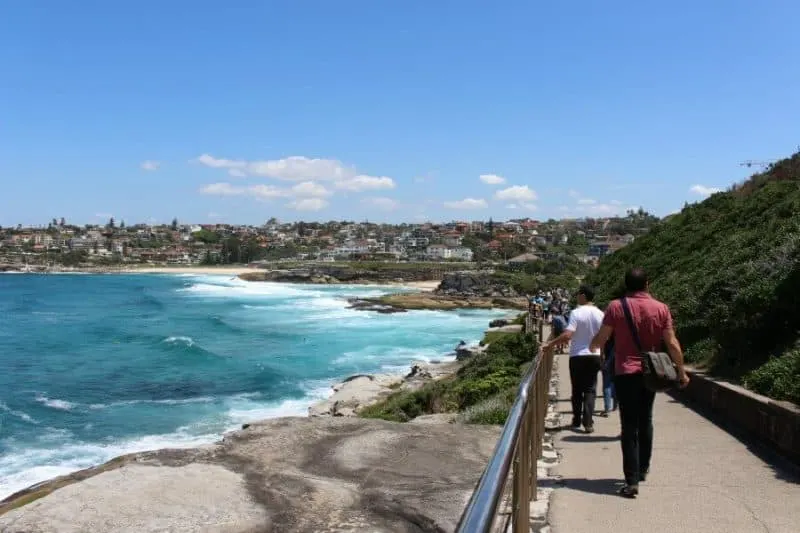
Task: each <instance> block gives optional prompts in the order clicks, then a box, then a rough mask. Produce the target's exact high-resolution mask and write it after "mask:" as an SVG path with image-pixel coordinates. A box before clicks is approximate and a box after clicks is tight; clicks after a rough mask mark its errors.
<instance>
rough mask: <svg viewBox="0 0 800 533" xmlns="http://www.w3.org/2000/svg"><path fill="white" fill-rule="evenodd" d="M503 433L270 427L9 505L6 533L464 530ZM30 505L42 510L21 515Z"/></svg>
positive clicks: (73, 481) (379, 426)
mask: <svg viewBox="0 0 800 533" xmlns="http://www.w3.org/2000/svg"><path fill="white" fill-rule="evenodd" d="M499 431H500V428H498V427H486V426H467V425H462V424H446V423H445V424H441V423H439V424H398V423H392V422H385V421H381V420H366V419H359V418H334V417H321V418H279V419H274V420H269V421H265V422H258V423H254V424H251V425H249V426H248V427H247V429H245V430H242V431H237V432H235V433H231V434H229V435H227V436H226V438H225V439H224V440H223V441H222V442H221V443H219V444H217V445H214V446H210V447H205V448H201V449H192V450H160V451H155V452H145V453H141V454H133V455H129V456H125V457H124V458H120V459H117V460H115V461H114V462H113V463H109V465H110V466H108V467H106V468H97V469H93V471H92V472H89V473H88V474H86V473H84V474H81V475H77V474H73V475H72V476H67V477H66V478H58V479H56V480H53V481H51V482H48V483H45V484H42V485H39V486H37V487H35V488H34V489H32V490H31V491H28V492H24V493H21V494H18V495H15V496H12V497H11V498H10V499H8V500H6V501H5V502H3V503H0V532H2V533H72V532H76V533H77V532H84V531H105V532H109V533H123V532H124V533H132V532H155V531H158V532H166V531H169V532H178V531H180V532H204V533H211V532H215V533H216V532H224V533H255V532H272V531H274V532H289V531H291V532H314V533H321V532H334V531H336V532H340V531H363V532H367V531H369V532H428V531H431V532H433V531H436V532H439V531H452V530H453V529H454V528H455V526H456V523H457V521H458V518H459V516H460V514H461V512H462V510H463V508H464V505H465V504H466V502H467V500H468V499H469V496H470V494H471V493H472V490H473V489H474V487H475V484H476V483H477V481H478V478H479V477H480V474H481V472H482V470H483V468H484V467H485V465H486V463H487V461H488V459H489V457H490V455H491V453H492V450H493V448H494V445H495V443H496V440H497V436H498V434H499ZM48 485H50V487H49V488H53V487H55V488H56V490H53V491H52V492H49V494H48ZM37 497H38V499H36V498H37ZM23 500H24V501H30V500H33V501H31V503H28V504H27V505H24V506H22V507H18V508H14V506H15V505H19V504H20V503H22V501H23Z"/></svg>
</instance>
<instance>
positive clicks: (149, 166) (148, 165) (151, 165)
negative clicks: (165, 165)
mask: <svg viewBox="0 0 800 533" xmlns="http://www.w3.org/2000/svg"><path fill="white" fill-rule="evenodd" d="M139 166H140V167H141V169H142V170H147V171H148V172H152V171H154V170H158V167H160V166H161V163H159V162H158V161H151V160H149V159H148V160H147V161H142V164H141V165H139Z"/></svg>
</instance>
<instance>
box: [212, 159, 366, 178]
mask: <svg viewBox="0 0 800 533" xmlns="http://www.w3.org/2000/svg"><path fill="white" fill-rule="evenodd" d="M197 162H198V163H200V164H201V165H205V166H207V167H211V168H225V169H228V170H229V171H231V170H235V171H237V172H236V173H234V175H237V176H242V175H248V176H262V177H266V178H275V179H279V180H284V181H304V180H328V181H337V180H342V179H347V178H349V177H352V176H355V175H356V171H355V169H354V168H351V167H346V166H345V165H343V164H342V163H341V162H340V161H337V160H335V159H320V158H310V157H305V156H299V155H295V156H290V157H286V158H284V159H270V160H263V161H244V160H238V159H217V158H216V157H214V156H211V155H209V154H203V155H201V156H200V157H198V158H197Z"/></svg>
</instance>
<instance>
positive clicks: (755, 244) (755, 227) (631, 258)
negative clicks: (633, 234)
mask: <svg viewBox="0 0 800 533" xmlns="http://www.w3.org/2000/svg"><path fill="white" fill-rule="evenodd" d="M633 266H639V267H643V268H644V269H645V270H647V272H648V274H649V276H650V279H651V290H652V292H653V294H654V295H655V296H656V297H657V298H659V299H661V300H664V301H665V302H667V303H668V304H669V305H670V307H671V308H672V312H673V316H674V318H675V324H676V329H677V333H678V337H679V338H680V340H681V342H682V343H683V344H684V346H685V347H686V348H687V352H688V353H689V354H690V355H692V357H693V358H694V359H695V360H702V359H705V362H706V363H707V364H708V366H709V370H711V371H712V372H714V373H716V374H721V375H726V376H729V377H735V378H738V377H742V376H744V375H745V374H747V373H748V372H750V371H753V370H755V369H757V368H759V367H760V366H761V365H763V364H764V363H766V362H767V361H768V360H769V359H770V357H772V356H779V355H781V354H783V353H784V352H786V351H787V350H789V349H790V348H791V347H792V346H793V345H794V343H795V342H796V341H797V339H798V332H800V307H798V306H797V303H796V295H797V294H798V293H800V153H798V154H795V155H794V156H792V157H791V158H789V159H785V160H782V161H780V162H778V163H776V164H774V165H773V166H772V167H771V168H770V169H769V170H768V171H767V172H765V173H763V174H758V175H756V176H754V177H753V178H751V179H750V180H749V181H748V182H746V183H744V184H741V185H738V186H736V187H734V188H733V189H732V190H731V191H728V192H724V193H717V194H714V195H712V196H711V197H710V198H708V199H707V200H705V201H704V202H701V203H698V204H694V205H690V206H688V207H686V208H684V209H683V211H681V212H680V213H679V214H677V215H674V216H672V217H669V219H666V220H664V221H662V222H661V223H659V224H657V225H656V226H655V227H653V229H652V230H651V231H650V232H649V233H648V234H646V235H644V236H642V237H640V238H638V239H637V240H636V241H635V242H633V243H632V244H630V245H629V246H626V247H625V248H623V249H621V250H619V251H617V252H616V253H614V254H612V255H610V256H608V257H606V258H604V259H603V260H602V261H601V262H600V265H599V267H598V268H597V270H596V271H595V272H594V273H592V274H591V275H590V276H589V278H588V281H589V282H591V283H592V284H594V285H595V286H596V287H597V289H598V301H599V303H601V304H602V303H604V302H607V301H609V300H610V299H611V298H614V297H617V296H618V295H619V294H620V293H621V290H622V280H623V276H624V272H625V270H627V269H628V268H630V267H633ZM776 364H777V363H772V365H776ZM774 368H776V367H775V366H770V367H765V368H764V369H762V370H761V374H758V375H763V373H764V372H770V369H774ZM776 378H777V376H776ZM795 379H797V380H800V373H798V374H796V375H795ZM750 382H751V383H755V381H754V380H750Z"/></svg>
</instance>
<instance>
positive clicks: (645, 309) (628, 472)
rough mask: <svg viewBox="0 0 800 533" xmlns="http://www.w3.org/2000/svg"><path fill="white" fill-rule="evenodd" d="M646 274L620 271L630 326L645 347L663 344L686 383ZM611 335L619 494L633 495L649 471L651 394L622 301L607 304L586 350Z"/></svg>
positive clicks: (663, 310) (663, 307)
mask: <svg viewBox="0 0 800 533" xmlns="http://www.w3.org/2000/svg"><path fill="white" fill-rule="evenodd" d="M649 288H650V284H649V282H648V280H647V274H646V273H645V271H644V270H642V269H641V268H634V269H632V270H629V271H628V272H627V273H626V274H625V291H626V295H625V299H626V301H627V302H628V307H629V309H630V313H631V317H632V318H633V323H634V326H635V327H636V330H637V331H638V333H639V340H640V341H641V347H642V350H644V351H653V352H660V351H663V350H662V346H663V347H666V351H667V352H668V353H669V355H670V357H672V360H673V361H674V362H675V365H676V366H677V367H678V376H679V377H680V386H681V387H685V386H686V385H687V384H688V383H689V377H688V376H687V374H686V371H685V370H684V368H683V351H682V350H681V345H680V343H679V342H678V339H677V337H676V336H675V330H674V329H673V326H672V314H671V313H670V310H669V307H667V304H665V303H663V302H660V301H658V300H656V299H655V298H653V297H652V296H650V293H649V292H648V291H649ZM612 335H613V336H614V358H615V362H614V373H615V376H614V387H615V388H616V391H617V401H618V402H619V414H620V420H621V422H622V438H621V440H622V469H623V471H624V473H625V486H624V487H622V489H621V490H620V494H621V495H622V496H625V497H628V498H635V497H636V495H637V494H639V482H641V481H644V480H645V478H646V477H647V472H648V470H649V469H650V457H651V455H652V453H653V402H654V400H655V392H653V391H651V390H649V389H648V388H646V387H645V386H644V376H643V373H642V372H643V371H642V356H641V354H640V351H639V349H638V348H637V346H636V341H635V340H634V337H633V335H632V334H631V331H630V328H629V327H628V323H627V320H626V319H625V313H624V311H623V306H622V301H621V300H614V301H612V302H611V303H610V304H608V308H607V309H606V312H605V316H604V318H603V326H602V327H601V328H600V331H599V332H598V333H597V335H596V336H595V338H594V339H593V340H592V343H591V345H590V349H592V350H596V349H599V348H601V347H603V346H605V344H606V342H607V341H608V340H609V339H610V338H611V336H612Z"/></svg>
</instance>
